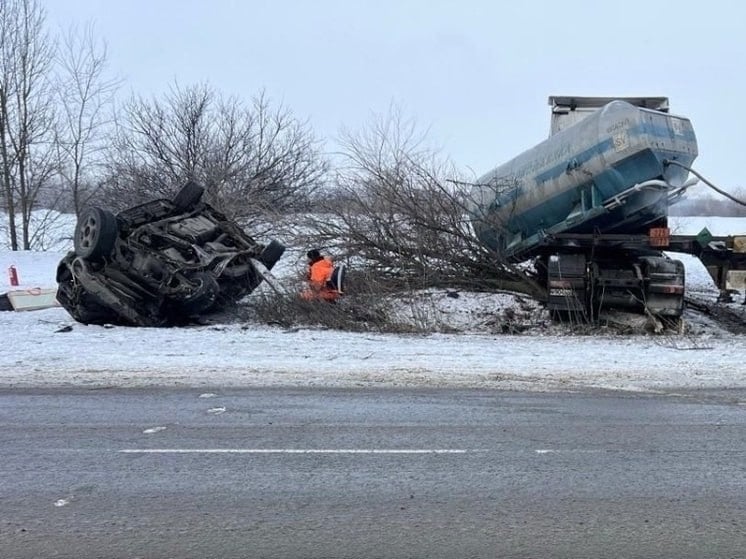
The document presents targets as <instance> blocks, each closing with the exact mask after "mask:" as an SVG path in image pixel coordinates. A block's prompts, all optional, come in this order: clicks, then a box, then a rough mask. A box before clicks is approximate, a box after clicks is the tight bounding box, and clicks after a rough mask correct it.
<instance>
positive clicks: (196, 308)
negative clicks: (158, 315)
mask: <svg viewBox="0 0 746 559" xmlns="http://www.w3.org/2000/svg"><path fill="white" fill-rule="evenodd" d="M189 281H190V283H191V284H192V285H193V286H194V290H193V291H192V292H191V293H190V294H189V295H188V296H187V297H185V298H184V299H181V300H179V302H178V307H179V310H180V311H181V312H182V313H184V314H186V315H194V314H200V313H203V312H206V311H208V310H210V308H211V307H212V306H213V305H214V304H215V301H217V298H218V294H219V293H220V286H219V285H218V282H217V281H216V280H215V278H214V277H213V276H212V275H211V274H208V273H207V272H198V273H196V274H194V276H192V277H191V278H189Z"/></svg>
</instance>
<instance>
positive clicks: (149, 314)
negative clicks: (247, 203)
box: [57, 182, 285, 326]
mask: <svg viewBox="0 0 746 559" xmlns="http://www.w3.org/2000/svg"><path fill="white" fill-rule="evenodd" d="M203 193H204V189H203V188H202V187H201V186H200V185H199V184H197V183H194V182H188V183H187V184H185V185H184V186H183V187H182V188H181V190H179V192H178V193H177V194H176V196H174V198H173V199H171V200H168V199H159V200H153V201H151V202H147V203H145V204H142V205H140V206H135V207H133V208H129V209H127V210H124V211H122V212H119V213H118V214H113V213H112V212H110V211H107V210H105V209H103V208H99V207H90V208H87V209H86V210H84V211H83V212H82V213H81V215H80V216H79V218H78V222H77V225H76V227H75V236H74V250H73V251H70V252H69V253H68V254H67V255H66V256H65V257H64V258H63V259H62V261H61V262H60V263H59V265H58V267H57V283H58V289H57V300H58V301H59V302H60V304H61V305H62V306H63V307H64V308H65V309H66V310H67V311H68V312H69V313H70V314H71V315H72V317H73V318H74V319H75V320H77V321H78V322H83V323H86V324H108V323H111V324H124V325H132V326H170V325H176V324H184V323H187V322H189V320H190V319H192V318H194V317H195V316H198V315H202V314H205V313H209V312H213V311H215V310H217V309H219V308H221V307H225V306H226V305H228V304H231V303H235V302H236V301H238V300H239V299H241V298H242V297H244V296H246V295H248V294H249V293H251V292H252V291H254V289H256V288H257V287H258V286H259V284H260V283H261V281H262V274H261V266H264V267H265V268H267V269H268V270H269V269H272V267H273V266H274V265H275V263H276V262H277V261H278V260H279V258H280V257H281V256H282V254H283V252H284V251H285V247H284V246H283V245H282V244H281V243H279V242H277V241H274V240H272V241H270V242H269V243H268V244H260V243H258V242H256V241H255V240H254V239H253V238H251V237H250V236H249V235H247V234H246V233H245V232H244V231H243V230H242V229H241V228H240V227H239V226H238V225H237V224H236V223H234V222H232V221H230V220H228V219H227V218H226V217H225V215H223V214H222V213H220V212H219V211H217V210H216V209H215V208H213V207H212V206H210V205H209V204H207V203H206V202H203V201H202V195H203Z"/></svg>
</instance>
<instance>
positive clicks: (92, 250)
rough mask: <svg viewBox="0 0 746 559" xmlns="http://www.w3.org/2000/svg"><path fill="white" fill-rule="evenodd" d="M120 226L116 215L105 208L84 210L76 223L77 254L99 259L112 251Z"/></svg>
mask: <svg viewBox="0 0 746 559" xmlns="http://www.w3.org/2000/svg"><path fill="white" fill-rule="evenodd" d="M118 233H119V227H118V225H117V218H116V216H115V215H114V214H113V213H111V212H110V211H108V210H104V209H103V208H97V207H95V206H94V207H90V208H86V209H85V210H83V213H81V214H80V217H79V218H78V223H77V224H76V225H75V238H74V240H73V245H74V247H75V254H77V255H78V256H80V257H81V258H84V259H86V260H97V259H101V258H102V257H104V256H106V255H108V254H109V253H111V249H112V248H114V242H115V241H116V239H117V234H118Z"/></svg>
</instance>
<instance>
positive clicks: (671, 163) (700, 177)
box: [663, 159, 746, 206]
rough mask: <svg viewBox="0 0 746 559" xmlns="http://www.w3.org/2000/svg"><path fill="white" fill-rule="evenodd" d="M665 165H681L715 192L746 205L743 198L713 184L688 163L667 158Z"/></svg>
mask: <svg viewBox="0 0 746 559" xmlns="http://www.w3.org/2000/svg"><path fill="white" fill-rule="evenodd" d="M663 165H664V166H665V165H676V166H677V167H681V168H682V169H686V170H687V171H689V172H690V173H691V174H692V175H694V176H695V177H697V178H698V179H699V180H701V181H702V182H703V183H705V184H706V185H707V186H709V187H710V188H712V189H713V190H714V191H715V192H717V193H718V194H720V195H721V196H725V197H726V198H728V200H731V201H732V202H735V203H736V204H740V205H741V206H746V202H744V201H743V200H739V199H738V198H736V197H735V196H733V195H732V194H728V193H727V192H725V191H724V190H721V189H719V188H718V187H717V186H715V185H714V184H712V183H711V182H710V181H708V180H707V179H706V178H704V177H703V176H702V175H700V174H699V173H698V172H697V171H695V170H694V169H692V168H691V167H687V166H686V165H683V164H681V163H679V162H678V161H672V160H670V159H666V160H665V161H664V162H663Z"/></svg>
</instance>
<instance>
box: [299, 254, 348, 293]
mask: <svg viewBox="0 0 746 559" xmlns="http://www.w3.org/2000/svg"><path fill="white" fill-rule="evenodd" d="M306 256H307V257H308V273H307V275H306V279H307V280H308V289H306V290H305V291H303V292H302V293H301V297H302V298H303V299H305V300H306V301H336V300H337V299H339V291H338V290H336V289H335V288H334V287H333V286H332V285H331V284H330V280H331V278H332V272H333V271H334V263H333V262H332V259H331V258H329V257H328V256H326V257H325V256H321V252H319V250H318V249H315V248H314V249H311V250H309V251H308V252H307V253H306Z"/></svg>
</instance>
